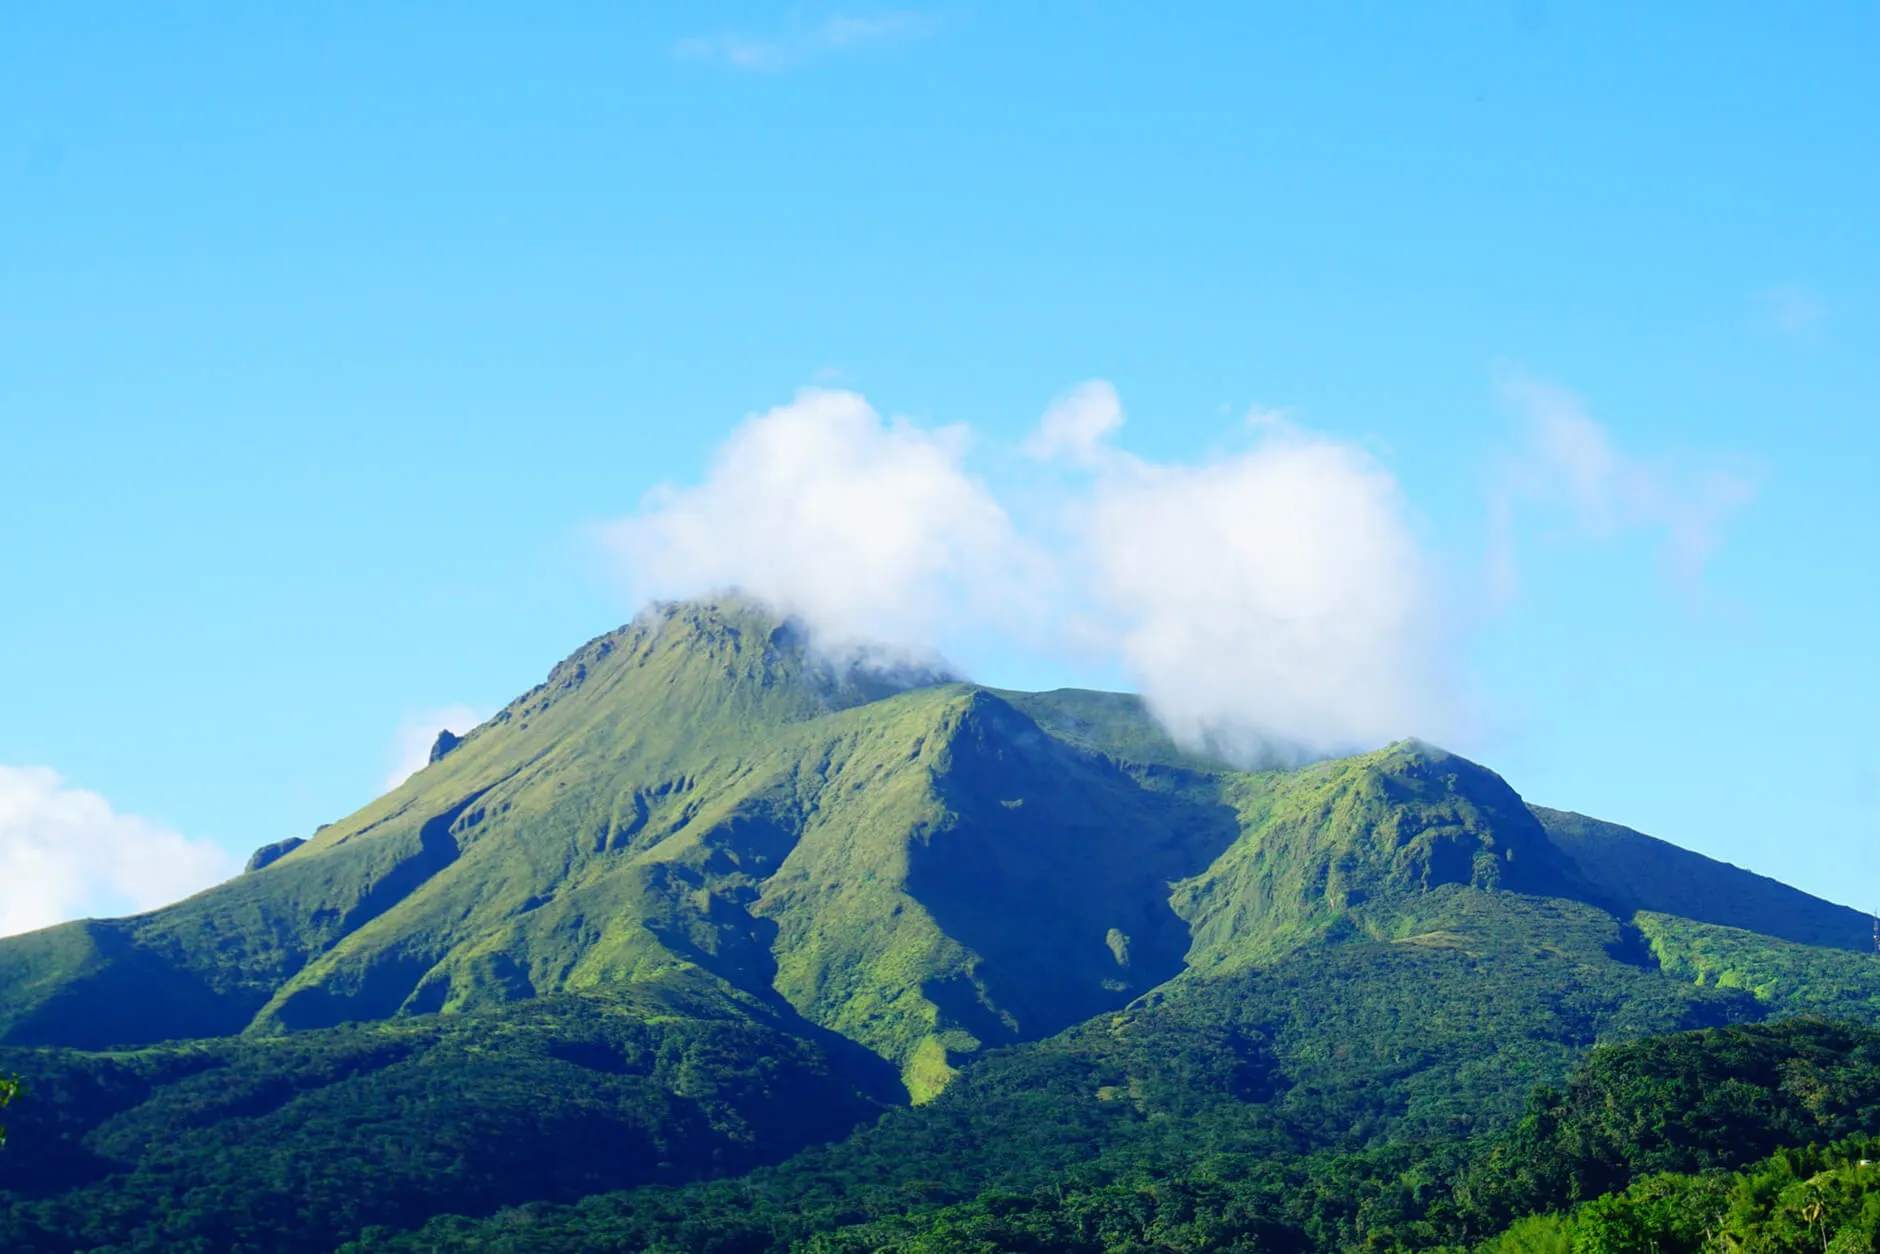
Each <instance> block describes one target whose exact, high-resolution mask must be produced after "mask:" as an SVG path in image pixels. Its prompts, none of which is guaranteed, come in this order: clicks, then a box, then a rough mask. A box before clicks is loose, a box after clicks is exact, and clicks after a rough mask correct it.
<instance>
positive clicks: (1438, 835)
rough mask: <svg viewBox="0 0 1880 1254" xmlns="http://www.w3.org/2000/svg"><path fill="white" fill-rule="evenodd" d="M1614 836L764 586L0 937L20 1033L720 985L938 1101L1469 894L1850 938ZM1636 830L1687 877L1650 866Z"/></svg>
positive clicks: (293, 1019)
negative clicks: (368, 796)
mask: <svg viewBox="0 0 1880 1254" xmlns="http://www.w3.org/2000/svg"><path fill="white" fill-rule="evenodd" d="M1536 813H1539V814H1540V816H1541V818H1542V819H1543V820H1546V821H1547V823H1548V824H1549V825H1550V826H1548V827H1544V826H1543V824H1542V822H1540V821H1537V819H1536V818H1535V814H1536ZM1612 832H1619V833H1621V835H1619V836H1615V835H1613V834H1612ZM1612 832H1609V831H1608V830H1607V829H1605V828H1604V827H1602V826H1601V825H1597V824H1593V823H1591V822H1590V821H1586V820H1578V819H1577V818H1574V817H1573V816H1561V815H1556V814H1553V812H1548V811H1539V812H1534V811H1530V810H1529V809H1528V808H1527V807H1526V806H1525V805H1524V804H1523V803H1522V802H1521V799H1520V798H1519V797H1518V796H1517V795H1516V794H1515V793H1514V792H1513V790H1512V789H1510V788H1508V786H1507V785H1506V784H1505V783H1504V782H1502V781H1501V780H1500V779H1499V778H1498V777H1497V776H1495V775H1493V774H1492V773H1491V772H1488V771H1486V770H1483V769H1482V768H1480V767H1478V766H1476V765H1474V764H1473V763H1469V762H1466V761H1464V760H1462V759H1460V758H1456V757H1454V756H1452V755H1449V754H1445V753H1443V752H1442V751H1440V750H1436V749H1433V748H1430V747H1428V746H1424V745H1420V744H1416V743H1415V742H1406V743H1405V744H1402V745H1398V746H1394V747H1392V748H1391V749H1388V750H1383V751H1380V752H1378V753H1375V754H1368V755H1364V756H1362V757H1359V758H1353V759H1345V760H1341V761H1336V762H1327V763H1320V764H1318V765H1316V766H1312V767H1308V768H1305V769H1304V770H1300V771H1294V772H1267V773H1260V774H1242V773H1238V772H1234V771H1229V770H1226V769H1223V768H1221V767H1220V766H1218V765H1217V764H1211V763H1208V762H1206V761H1204V760H1201V759H1198V758H1196V757H1194V756H1192V755H1190V754H1187V753H1184V752H1183V751H1182V750H1180V749H1179V748H1178V747H1176V746H1175V745H1173V744H1172V743H1170V742H1169V741H1168V739H1167V737H1166V736H1165V735H1163V734H1162V733H1161V732H1160V731H1159V730H1158V729H1157V728H1156V727H1155V725H1154V724H1153V722H1152V721H1151V720H1150V719H1149V718H1148V716H1147V714H1146V712H1145V711H1144V709H1143V707H1142V704H1141V702H1140V701H1139V700H1137V699H1135V698H1132V697H1126V696H1119V695H1115V694H1101V693H1082V692H1074V691H1060V692H1055V693H1042V694H1018V693H1006V694H1000V693H995V692H991V691H989V690H985V689H981V688H976V687H973V686H971V685H966V684H959V683H948V682H943V681H942V680H941V678H940V677H938V676H934V675H927V674H910V675H899V676H884V675H881V674H879V673H875V672H869V671H865V670H861V669H857V668H854V667H846V668H845V667H842V666H838V665H835V664H832V663H830V662H828V661H827V660H825V659H822V658H820V657H819V655H817V654H816V653H815V652H814V651H813V650H812V649H810V648H809V647H808V646H807V644H806V643H805V642H804V640H803V639H802V638H801V636H800V634H799V633H798V632H797V631H796V630H795V629H794V628H792V627H791V626H790V625H789V624H787V623H782V622H779V621H777V620H776V619H774V618H773V617H772V616H770V615H768V614H767V613H766V612H764V611H763V610H761V609H760V608H758V607H755V606H753V605H751V604H748V603H744V602H740V601H736V600H728V601H723V602H716V603H694V604H686V605H680V606H674V607H668V609H667V610H665V611H664V612H662V613H659V614H654V615H649V616H646V617H644V618H642V619H640V620H636V622H635V623H633V624H630V625H629V626H627V627H625V628H622V629H621V630H620V631H617V632H614V633H611V634H610V635H608V636H605V637H602V638H600V639H598V640H596V641H594V642H592V643H590V644H589V645H587V646H586V647H584V648H583V649H582V650H580V651H579V652H577V653H576V654H575V655H574V656H573V657H571V658H569V659H568V660H567V661H565V662H563V663H562V664H561V665H559V666H557V667H556V668H555V669H554V671H553V672H551V674H550V675H549V677H548V680H547V682H545V683H544V684H543V685H542V686H540V687H538V688H537V689H535V690H533V691H532V692H530V693H528V694H525V695H524V696H523V697H521V698H519V699H518V700H517V701H515V702H513V703H511V705H510V706H509V707H507V708H506V709H504V710H503V711H502V712H501V713H499V714H498V715H497V716H496V717H495V718H493V719H492V720H490V721H489V722H488V723H486V724H485V725H483V726H482V727H479V728H477V729H475V730H474V731H472V732H471V733H470V734H469V735H468V736H466V737H464V738H463V739H462V740H461V742H458V743H456V744H454V745H453V746H451V747H450V749H449V752H447V753H445V754H443V755H442V756H441V757H440V758H439V759H438V760H436V761H434V762H433V763H432V764H431V765H430V766H429V767H427V768H426V769H425V770H423V771H420V772H419V773H418V774H417V775H415V776H413V777H412V778H411V779H410V780H409V781H407V782H406V783H405V784H403V785H401V786H400V787H398V788H396V789H394V790H393V791H392V792H390V793H388V794H387V795H385V796H384V797H381V798H379V799H378V800H376V801H374V802H373V803H372V804H371V805H369V806H367V807H365V808H364V809H363V810H361V811H359V812H358V813H357V814H355V815H352V816H349V817H348V818H346V819H343V820H341V821H339V822H337V823H334V824H332V825H330V826H329V827H326V828H324V829H322V830H321V831H320V832H319V833H318V834H317V835H315V836H314V837H313V838H312V839H311V840H308V841H306V842H305V843H303V844H300V845H298V846H295V847H291V848H287V849H286V850H285V851H284V852H283V851H282V850H280V849H279V848H275V849H273V850H271V851H270V855H269V857H268V858H267V859H264V860H262V864H261V865H259V867H258V869H256V870H254V871H252V872H250V873H248V874H245V875H243V876H241V877H238V878H237V879H236V880H234V881H232V882H230V883H229V884H226V885H223V886H221V887H219V888H216V889H213V890H211V891H209V892H207V893H203V894H200V895H198V896H197V897H195V898H192V899H191V900H189V901H187V902H183V903H180V904H179V905H177V906H174V907H170V908H168V909H165V910H160V911H157V912H154V913H152V914H149V915H144V916H140V917H138V918H135V919H129V920H109V921H91V922H86V923H78V924H70V925H66V926H64V927H62V928H55V929H50V930H48V931H46V932H42V933H37V934H34V935H31V936H27V937H21V938H15V939H11V940H7V941H3V942H0V1041H4V1042H7V1043H13V1044H63V1045H69V1046H78V1047H93V1048H95V1047H101V1046H105V1045H118V1044H126V1045H135V1044H147V1043H152V1042H155V1041H159V1040H167V1039H176V1038H180V1037H190V1036H222V1035H228V1034H231V1033H237V1032H242V1031H261V1032H273V1031H283V1030H304V1029H311V1028H318V1027H326V1026H332V1025H336V1024H339V1023H345V1022H355V1021H372V1020H378V1019H384V1018H387V1017H391V1016H395V1015H410V1014H423V1013H429V1012H436V1011H446V1012H455V1011H461V1010H466V1009H471V1008H475V1007H480V1006H489V1005H496V1004H501V1003H503V1002H507V1001H512V1000H517V999H524V998H528V997H533V996H539V995H545V994H552V993H560V992H574V993H591V992H596V991H605V990H609V989H613V988H617V987H621V986H624V985H631V984H632V983H634V982H636V981H641V980H646V979H651V978H658V977H660V976H662V975H663V974H665V973H669V972H674V971H699V972H704V973H707V974H709V975H711V976H713V977H715V978H716V979H717V980H718V981H720V982H721V985H722V987H723V989H724V990H726V991H736V992H740V993H743V994H747V995H750V996H753V997H756V998H759V999H761V1000H764V1001H766V1002H767V1003H768V1004H770V1005H771V1007H772V1008H773V1010H776V1011H779V1012H780V1011H782V1010H784V1009H791V1010H794V1011H795V1012H796V1013H798V1014H800V1015H801V1016H802V1017H803V1018H804V1019H805V1020H807V1021H808V1022H809V1023H812V1024H816V1025H819V1026H822V1027H825V1028H829V1029H832V1030H834V1031H836V1032H839V1033H841V1034H843V1035H845V1036H847V1037H849V1038H850V1039H852V1040H855V1041H858V1042H860V1043H862V1044H864V1045H866V1046H867V1047H868V1048H870V1049H872V1050H874V1051H875V1052H877V1053H878V1054H880V1055H881V1056H883V1057H884V1058H887V1059H889V1060H890V1061H892V1062H893V1063H894V1064H895V1065H896V1066H897V1067H899V1068H901V1070H902V1072H903V1074H904V1076H905V1078H906V1080H907V1083H908V1084H909V1086H910V1088H911V1089H912V1090H913V1091H914V1092H915V1093H916V1095H917V1096H926V1095H929V1094H931V1093H932V1092H934V1091H937V1089H938V1088H939V1087H940V1086H941V1085H942V1084H944V1082H945V1080H946V1078H947V1077H948V1076H949V1075H950V1074H951V1073H952V1070H953V1068H954V1067H955V1066H956V1065H957V1064H958V1063H959V1062H960V1060H962V1059H964V1058H967V1057H970V1056H972V1055H973V1054H974V1053H976V1052H977V1051H979V1050H981V1049H983V1048H985V1047H987V1046H991V1045H1000V1044H1007V1043H1011V1042H1014V1041H1020V1040H1028V1039H1037V1038H1040V1037H1043V1036H1046V1035H1049V1034H1051V1033H1053V1032H1056V1031H1059V1030H1061V1029H1063V1028H1065V1027H1068V1026H1070V1025H1071V1024H1074V1023H1076V1022H1078V1021H1079V1020H1082V1019H1084V1018H1087V1017H1089V1016H1091V1015H1094V1014H1097V1013H1099V1012H1102V1011H1104V1010H1106V1009H1113V1008H1116V1007H1120V1006H1122V1005H1124V1004H1125V1003H1127V1002H1128V1001H1129V1000H1131V999H1132V998H1133V997H1136V996H1138V995H1140V994H1142V993H1143V992H1145V991H1147V990H1148V989H1150V988H1153V987H1155V986H1156V985H1158V984H1160V983H1162V982H1163V981H1165V980H1167V979H1169V978H1171V977H1173V976H1174V975H1176V974H1177V973H1178V972H1180V971H1181V970H1183V969H1184V967H1189V966H1192V967H1196V968H1200V969H1213V968H1222V969H1231V968H1233V967H1236V966H1240V965H1246V964H1249V963H1254V964H1257V963H1262V962H1268V961H1272V960H1273V959H1275V958H1277V957H1279V956H1281V955H1283V954H1285V953H1286V952H1288V951H1290V950H1291V949H1293V948H1296V947H1298V946H1300V945H1305V944H1310V943H1314V942H1318V941H1336V940H1341V939H1361V938H1365V937H1370V938H1373V939H1376V938H1380V937H1385V936H1387V935H1391V934H1393V929H1395V928H1396V923H1395V922H1394V919H1395V917H1396V912H1397V910H1398V908H1399V906H1400V905H1401V904H1402V903H1404V902H1409V901H1414V900H1415V899H1417V898H1418V897H1419V896H1421V895H1423V894H1427V893H1428V892H1430V891H1432V890H1434V889H1437V888H1441V887H1443V886H1446V885H1469V886H1472V887H1474V888H1476V889H1478V890H1481V891H1491V890H1499V891H1504V892H1506V891H1515V892H1521V893H1526V894H1529V895H1533V896H1542V897H1560V898H1566V899H1569V900H1575V901H1580V902H1584V903H1589V904H1593V905H1596V906H1600V907H1602V908H1609V909H1612V910H1615V911H1616V912H1618V913H1619V914H1620V915H1621V916H1624V915H1626V914H1629V913H1630V912H1631V911H1632V910H1635V909H1638V908H1641V907H1644V906H1651V907H1654V908H1662V907H1664V906H1666V905H1668V904H1669V905H1675V906H1678V907H1679V908H1681V909H1684V910H1687V911H1688V912H1690V913H1691V914H1692V915H1693V917H1697V916H1701V917H1703V918H1705V919H1706V920H1708V921H1712V922H1719V921H1721V922H1731V921H1735V922H1736V923H1737V924H1738V925H1742V926H1753V927H1757V928H1759V929H1761V930H1762V931H1764V932H1766V933H1769V934H1781V935H1790V936H1796V937H1802V938H1809V939H1817V940H1824V939H1825V940H1827V941H1829V942H1830V943H1837V944H1838V943H1843V942H1845V940H1846V932H1847V929H1846V926H1845V922H1846V920H1845V917H1844V916H1846V915H1849V914H1851V913H1852V912H1848V911H1842V910H1839V909H1838V908H1836V907H1830V906H1828V905H1827V904H1826V903H1821V902H1816V901H1814V900H1813V899H1811V898H1806V897H1805V896H1804V895H1801V894H1796V893H1794V892H1793V890H1789V889H1786V888H1783V887H1782V886H1780V885H1776V884H1774V883H1773V882H1771V881H1761V880H1758V879H1756V878H1755V877H1749V876H1746V875H1744V874H1743V873H1738V872H1735V871H1734V870H1733V869H1730V868H1720V867H1717V866H1716V865H1715V864H1711V863H1709V862H1707V861H1706V860H1703V859H1700V858H1696V856H1695V855H1686V854H1682V853H1679V852H1676V851H1673V852H1672V853H1669V854H1667V853H1665V852H1663V851H1664V850H1665V849H1668V848H1669V847H1661V846H1660V842H1652V841H1650V840H1649V838H1645V837H1641V836H1637V835H1636V834H1633V833H1624V832H1623V829H1612ZM1634 846H1636V847H1637V848H1638V849H1640V850H1643V851H1645V852H1644V854H1642V855H1640V856H1641V857H1643V858H1644V859H1645V861H1646V862H1650V859H1652V858H1656V859H1657V860H1658V862H1662V863H1666V865H1668V866H1672V871H1674V872H1675V874H1674V873H1671V872H1667V873H1666V874H1665V875H1663V876H1659V875H1656V874H1655V873H1654V875H1653V876H1650V877H1645V878H1639V877H1634V878H1631V879H1628V878H1627V876H1626V875H1625V874H1624V873H1623V866H1622V864H1623V863H1624V861H1625V859H1626V857H1627V856H1630V855H1629V854H1628V853H1627V852H1626V851H1628V850H1631V849H1632V848H1633V847H1634ZM1563 850H1564V853H1563ZM1668 860H1669V861H1668ZM1673 864H1675V865H1673ZM1652 865H1654V866H1655V865H1657V864H1656V863H1653V864H1652ZM1693 868H1697V871H1693ZM1700 872H1701V873H1700ZM1706 876H1707V877H1708V878H1706ZM1647 881H1649V882H1647ZM1690 884H1697V885H1698V886H1699V887H1698V889H1696V890H1693V892H1689V893H1686V897H1688V898H1690V899H1689V900H1688V901H1687V900H1685V898H1677V897H1668V896H1666V894H1667V893H1670V892H1673V891H1674V889H1675V886H1677V885H1690ZM1667 885H1670V887H1667ZM1716 885H1724V886H1726V887H1727V888H1728V889H1729V891H1728V892H1710V891H1708V890H1709V889H1710V888H1712V887H1715V886H1716Z"/></svg>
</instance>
